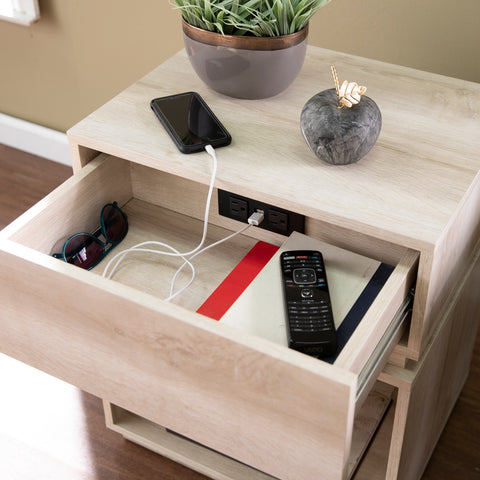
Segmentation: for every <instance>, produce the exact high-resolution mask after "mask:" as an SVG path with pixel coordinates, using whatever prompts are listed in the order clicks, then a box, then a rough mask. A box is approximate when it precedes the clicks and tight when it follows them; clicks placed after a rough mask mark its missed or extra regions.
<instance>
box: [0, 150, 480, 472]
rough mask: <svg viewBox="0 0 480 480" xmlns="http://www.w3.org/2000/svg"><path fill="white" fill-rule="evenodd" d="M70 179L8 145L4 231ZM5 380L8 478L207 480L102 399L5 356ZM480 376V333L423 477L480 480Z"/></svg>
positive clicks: (0, 209)
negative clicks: (126, 434)
mask: <svg viewBox="0 0 480 480" xmlns="http://www.w3.org/2000/svg"><path fill="white" fill-rule="evenodd" d="M70 175H71V169H70V168H69V167H66V166H63V165H60V164H57V163H54V162H50V161H48V160H45V159H42V158H39V157H35V156H33V155H29V154H26V153H23V152H19V151H17V150H13V149H11V148H8V147H5V146H3V145H0V227H3V226H5V225H7V224H8V223H10V222H11V221H12V220H14V219H15V218H16V217H17V216H18V215H20V214H21V213H22V212H23V211H25V210H26V209H27V208H29V207H30V206H32V205H33V204H34V203H36V202H37V201H38V200H40V199H41V198H42V197H44V196H45V195H46V194H47V193H49V192H50V191H51V190H52V189H53V188H55V187H56V186H57V185H59V184H60V183H61V182H63V181H64V180H65V179H66V178H68V177H69V176H70ZM0 335H1V333H0ZM0 379H1V382H2V394H1V395H0V452H1V454H0V478H2V479H8V480H13V479H15V480H37V479H44V478H48V479H49V480H65V479H69V480H103V479H105V480H107V479H108V480H140V479H155V480H173V479H176V480H202V479H203V480H204V479H206V477H204V476H202V475H200V474H197V473H195V472H192V471H191V470H189V469H187V468H185V467H183V466H181V465H178V464H176V463H174V462H172V461H170V460H168V459H166V458H163V457H161V456H160V455H157V454H155V453H153V452H150V451H149V450H146V449H144V448H142V447H139V446H137V445H134V444H132V443H130V442H127V441H125V440H124V439H123V438H122V437H121V436H120V435H118V434H116V433H114V432H112V431H110V430H108V429H107V428H106V427H105V424H104V418H103V409H102V402H101V400H100V399H98V398H96V397H94V396H92V395H90V394H88V393H85V392H81V391H80V390H78V389H77V388H75V387H73V386H71V385H68V384H66V383H64V382H62V381H60V380H58V379H55V378H53V377H50V376H48V375H46V374H44V373H42V372H39V371H38V370H35V369H33V368H31V367H28V366H26V365H23V364H21V363H19V362H17V361H15V360H12V359H10V358H8V357H6V356H4V355H1V354H0ZM479 379H480V333H479V334H477V341H476V345H475V352H474V357H473V362H472V366H471V371H470V375H469V377H468V379H467V382H466V384H465V387H464V389H463V391H462V394H461V396H460V398H459V400H458V402H457V404H456V406H455V408H454V410H453V413H452V415H451V417H450V419H449V420H448V423H447V425H446V428H445V430H444V432H443V434H442V436H441V438H440V441H439V443H438V445H437V448H436V449H435V451H434V454H433V456H432V458H431V460H430V462H429V464H428V466H427V469H426V471H425V474H424V476H423V480H434V479H435V480H472V479H477V478H478V479H480V453H479V452H480V382H479ZM299 480H301V479H299ZM319 480H320V477H319Z"/></svg>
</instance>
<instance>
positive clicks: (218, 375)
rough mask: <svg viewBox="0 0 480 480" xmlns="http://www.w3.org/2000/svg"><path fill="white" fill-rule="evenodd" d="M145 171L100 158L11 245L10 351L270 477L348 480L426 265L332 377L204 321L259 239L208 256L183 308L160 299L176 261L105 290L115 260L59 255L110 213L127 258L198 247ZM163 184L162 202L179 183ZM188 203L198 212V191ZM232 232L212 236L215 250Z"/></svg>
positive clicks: (409, 270)
mask: <svg viewBox="0 0 480 480" xmlns="http://www.w3.org/2000/svg"><path fill="white" fill-rule="evenodd" d="M137 168H141V169H143V174H142V175H143V176H145V175H148V172H149V171H150V169H148V168H147V167H142V166H139V165H135V164H131V163H130V162H128V161H124V160H120V159H118V158H115V157H109V156H106V155H100V156H99V157H98V158H96V159H95V160H93V161H91V162H90V163H88V164H87V165H86V166H85V167H84V168H82V169H81V171H79V172H77V173H76V174H75V175H74V176H73V177H72V178H71V179H69V180H68V181H67V182H65V183H64V184H63V185H62V186H60V187H59V188H58V189H57V190H55V191H54V192H52V194H50V195H49V196H47V197H46V198H45V199H44V200H42V201H41V202H39V203H38V204H37V205H36V206H34V207H33V208H32V209H30V210H29V211H28V212H26V213H25V214H24V215H22V216H21V217H19V218H18V219H17V220H16V221H15V222H13V223H12V224H11V225H10V226H8V227H7V228H6V229H5V230H4V231H3V232H2V233H1V236H0V269H1V272H2V275H1V279H0V299H1V302H2V306H3V312H2V316H1V321H0V327H1V332H2V333H1V341H0V342H1V343H0V350H1V351H2V352H3V353H5V354H7V355H10V356H12V357H14V358H16V359H18V360H20V361H23V362H25V363H28V364H30V365H32V366H34V367H36V368H38V369H40V370H43V371H45V372H47V373H49V374H51V375H54V376H56V377H59V378H61V379H63V380H65V381H67V382H70V383H72V384H74V385H76V386H78V387H79V388H81V389H83V390H86V391H88V392H90V393H92V394H94V395H97V396H99V397H101V398H103V399H105V400H106V401H107V402H111V403H112V404H114V405H116V406H118V407H120V408H122V409H125V410H128V411H129V412H132V413H133V414H135V415H138V416H141V417H142V418H146V419H148V420H150V421H152V422H154V423H156V424H159V425H162V426H163V427H165V428H167V429H169V430H172V431H174V432H176V433H178V434H180V435H182V436H185V437H188V438H189V439H192V440H194V441H195V442H199V443H200V444H202V445H205V446H207V447H209V448H211V449H213V450H215V451H218V452H221V453H222V454H223V455H225V456H228V457H232V458H234V459H236V460H238V461H239V462H243V463H245V464H247V465H250V466H252V467H254V468H256V469H258V470H260V471H263V472H266V473H268V474H269V475H271V476H273V477H278V478H281V479H292V480H293V479H295V480H297V479H298V478H299V477H301V478H302V479H305V480H306V479H318V478H319V477H318V472H319V471H322V472H324V475H323V478H329V479H332V480H333V479H341V478H343V477H344V476H345V475H346V470H347V463H348V457H349V451H350V446H351V442H352V432H353V421H354V416H355V411H356V408H357V406H358V405H359V402H361V399H362V398H363V396H364V394H366V393H368V391H369V388H370V387H369V385H370V384H372V383H373V381H370V380H374V377H375V372H376V371H377V370H378V368H379V367H380V366H381V365H382V364H383V363H385V362H386V361H387V359H388V356H389V352H390V351H391V350H390V348H389V347H388V346H387V345H390V346H392V345H394V343H395V341H396V338H397V337H398V335H399V332H400V331H401V327H402V324H403V323H402V322H403V317H399V315H398V314H397V313H398V311H399V309H401V307H402V305H403V304H404V302H405V299H406V298H407V296H408V292H409V290H410V287H411V284H412V282H413V281H414V277H415V269H416V265H417V261H418V255H417V253H416V252H413V251H411V250H407V249H405V251H404V253H403V255H402V256H401V258H399V260H398V264H397V265H396V267H395V269H394V271H393V273H392V274H391V276H390V277H389V279H388V281H387V283H386V284H385V286H384V287H383V289H382V290H381V291H380V293H379V294H378V296H377V298H376V300H375V301H374V302H373V304H372V305H371V307H370V309H369V310H368V312H367V314H366V315H365V317H364V319H363V320H362V322H361V324H360V325H359V327H358V328H357V330H356V331H355V332H354V334H353V335H352V337H351V339H350V341H349V342H348V344H347V345H346V347H345V348H344V350H343V351H342V354H341V355H340V356H339V358H338V359H337V361H336V362H335V363H334V364H333V365H329V364H327V363H325V362H322V361H320V360H317V359H315V358H311V357H308V356H306V355H303V354H300V353H298V352H295V351H292V350H289V349H288V348H285V347H283V346H279V345H276V344H273V343H271V342H269V341H266V340H264V339H261V338H258V337H256V336H254V335H252V334H249V333H246V332H241V331H239V330H236V329H234V328H232V327H229V326H228V325H222V324H219V323H218V322H215V321H213V320H211V319H209V318H206V317H204V316H202V315H199V314H197V313H195V310H196V309H197V308H198V306H199V305H200V304H201V303H202V302H203V301H204V300H205V299H206V298H207V297H208V296H209V295H210V293H211V292H212V291H213V290H214V289H215V288H216V286H217V285H218V284H219V283H220V281H221V280H222V279H223V278H224V277H225V276H226V275H227V274H228V273H229V271H230V270H231V269H232V268H233V267H234V266H235V265H236V264H237V263H238V261H239V260H240V259H241V258H242V257H243V256H244V255H245V253H246V252H247V251H248V250H249V249H250V248H251V247H252V246H253V244H254V243H255V239H254V238H252V237H249V236H238V237H235V238H234V239H232V240H231V241H230V242H227V243H225V244H222V245H221V246H219V247H218V249H215V251H214V253H212V251H208V252H207V253H205V254H204V255H202V256H200V257H199V258H198V268H197V270H198V275H197V280H196V282H195V284H194V285H193V286H192V287H191V288H190V289H189V290H188V291H187V292H185V294H183V295H182V296H181V297H179V298H178V299H176V301H175V304H173V303H167V302H164V301H163V300H161V297H164V296H167V295H168V284H169V281H170V278H171V276H172V274H173V273H174V272H175V270H176V268H177V267H178V261H177V262H174V261H173V260H166V259H165V258H159V257H157V256H152V257H148V256H147V257H141V259H140V260H138V261H137V260H135V261H131V262H128V261H127V262H126V263H125V266H124V267H121V268H120V269H119V271H118V275H116V276H115V277H114V278H113V280H108V279H106V278H103V277H102V275H101V274H102V272H103V267H104V263H105V262H101V263H100V264H99V265H98V266H97V267H96V268H95V269H94V270H92V271H85V270H82V269H80V268H77V267H74V266H72V265H69V264H66V263H64V262H62V261H59V260H57V259H55V258H53V257H52V256H51V255H50V253H51V249H52V246H53V245H54V244H55V243H57V241H58V239H60V238H64V237H67V236H68V235H71V234H72V233H75V232H82V231H92V230H93V229H94V228H95V227H96V226H97V225H98V218H99V214H100V210H101V208H102V206H103V205H104V204H106V203H109V202H112V201H117V202H118V203H119V205H120V206H122V209H124V211H125V212H126V213H127V215H128V218H129V226H130V229H129V233H128V235H127V238H126V239H125V240H124V241H123V242H122V244H121V245H120V246H118V247H116V248H117V249H118V250H119V249H122V248H125V247H129V246H131V245H134V244H136V243H138V242H140V241H144V240H158V241H166V242H167V243H169V244H172V245H175V246H176V248H178V249H179V250H182V249H190V248H192V247H194V246H195V245H196V243H198V239H199V238H200V236H201V231H202V222H200V221H198V220H196V219H195V218H191V217H188V216H185V215H183V214H179V213H176V212H174V211H172V210H171V209H170V210H169V209H167V208H164V207H165V206H164V205H163V204H162V203H161V202H158V203H157V202H155V201H152V202H145V201H144V200H139V199H138V198H139V197H142V195H140V194H139V193H138V192H141V190H142V185H141V184H139V182H138V179H139V178H142V175H138V174H137V172H135V169H137ZM155 175H157V177H156V178H158V180H159V185H158V189H159V190H161V189H162V188H163V186H164V185H165V188H167V184H168V185H169V188H171V183H172V182H174V181H175V177H173V176H172V175H170V174H162V173H161V172H156V173H155ZM162 178H163V180H162ZM162 181H163V182H164V185H163V184H162ZM201 187H202V188H203V185H202V186H201ZM205 191H206V189H205ZM137 193H138V194H137ZM151 196H152V198H153V197H154V195H153V194H152V195H151ZM182 198H183V199H184V206H185V205H187V207H185V208H187V209H188V207H189V203H188V202H189V201H190V200H189V198H188V192H182ZM192 201H195V200H192ZM191 208H192V211H193V210H198V205H193V204H192V205H191ZM252 232H253V235H255V232H254V231H253V230H251V231H250V233H251V234H252ZM229 233H230V232H228V231H226V230H225V229H224V228H220V227H218V226H215V225H211V227H210V228H209V240H208V241H209V242H212V241H215V240H218V239H219V238H222V237H224V236H226V235H227V234H229ZM183 251H185V250H183ZM213 259H214V260H215V261H214V262H213ZM362 372H363V373H362ZM365 372H369V375H366V374H365ZM360 379H361V380H360ZM360 382H361V383H362V384H363V387H362V388H359V383H360ZM360 393H362V394H361V395H360ZM299 469H301V474H299Z"/></svg>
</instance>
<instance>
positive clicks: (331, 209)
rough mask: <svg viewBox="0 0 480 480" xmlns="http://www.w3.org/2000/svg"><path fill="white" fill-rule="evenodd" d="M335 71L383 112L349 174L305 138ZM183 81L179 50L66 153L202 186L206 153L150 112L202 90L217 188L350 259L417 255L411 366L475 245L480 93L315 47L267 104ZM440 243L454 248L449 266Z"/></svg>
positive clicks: (110, 106)
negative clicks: (375, 251)
mask: <svg viewBox="0 0 480 480" xmlns="http://www.w3.org/2000/svg"><path fill="white" fill-rule="evenodd" d="M330 65H336V67H337V68H338V70H339V71H341V72H342V77H345V78H355V79H356V80H357V81H358V82H359V83H360V84H362V85H367V86H368V91H369V96H371V98H372V99H373V100H374V101H375V102H376V103H377V105H378V106H379V108H380V111H381V113H382V123H383V124H382V131H381V133H380V137H379V139H378V141H377V143H376V144H375V146H374V148H373V149H372V150H371V151H370V152H369V153H368V154H367V155H366V156H365V157H364V158H363V159H362V160H361V161H359V162H358V163H356V164H354V165H348V166H334V167H332V166H331V165H326V164H323V163H322V162H320V161H318V159H316V158H315V156H314V155H313V154H312V153H311V152H310V150H309V148H308V146H307V145H306V143H305V141H304V139H303V137H302V134H301V132H300V127H299V119H300V113H301V109H302V107H303V105H304V104H305V102H306V101H307V100H308V99H309V98H311V97H312V95H314V94H316V93H318V92H319V91H321V90H324V89H326V88H330V87H332V81H331V77H330ZM189 73H191V67H190V65H189V62H188V59H187V57H186V55H185V52H183V51H182V52H180V53H178V54H177V55H175V56H174V57H172V58H171V59H169V60H168V61H167V62H165V63H164V64H162V65H161V66H160V67H158V68H157V69H155V70H154V71H153V72H151V73H150V74H148V75H146V76H145V77H144V78H143V79H141V80H140V81H139V82H137V83H136V84H135V85H132V86H131V87H130V88H128V89H127V90H125V91H124V92H122V93H121V94H120V95H119V96H117V97H116V98H115V99H113V100H112V101H110V102H109V103H107V104H106V105H104V106H103V107H101V108H100V109H98V110H97V111H96V112H94V113H93V114H92V115H91V116H89V117H88V118H87V119H85V120H83V121H82V122H80V123H79V124H78V125H76V126H75V127H73V128H72V129H71V130H70V131H69V137H70V142H71V144H72V146H73V149H75V145H76V144H77V143H78V144H80V145H82V147H81V148H82V149H92V150H94V151H102V152H107V153H110V154H114V155H117V156H119V157H121V158H126V159H129V160H132V161H134V162H136V163H139V164H143V165H148V166H151V167H154V168H156V169H159V170H162V171H165V172H169V173H172V174H174V175H179V176H181V177H183V178H185V179H187V180H193V181H195V182H198V183H201V184H207V182H208V167H207V166H206V162H205V161H203V159H204V158H205V157H206V154H199V155H198V156H195V160H194V161H192V158H191V157H189V156H185V155H182V154H180V153H179V152H177V151H176V147H175V146H174V145H173V144H172V142H171V141H170V138H169V137H168V135H167V134H166V133H165V132H164V130H163V129H162V127H161V125H160V124H159V123H158V121H156V119H155V117H154V115H153V114H152V112H151V111H150V109H149V107H148V104H149V101H150V100H151V99H152V98H154V97H157V96H161V95H168V94H172V93H177V92H178V91H182V90H183V91H189V90H198V91H199V93H201V94H202V96H203V97H204V98H205V99H206V101H207V103H209V105H210V106H211V107H212V109H213V111H214V112H215V113H216V114H217V116H218V117H219V118H220V119H221V120H222V122H223V123H224V125H225V126H226V127H227V129H228V130H229V131H230V133H231V134H232V137H233V141H232V145H231V147H228V148H224V149H221V150H219V152H218V156H219V162H220V163H219V171H218V177H217V186H218V187H219V188H223V189H226V190H229V191H232V192H238V193H240V194H242V195H244V196H247V197H250V198H255V199H258V200H261V201H264V202H266V203H270V204H273V205H277V206H279V207H282V208H286V209H288V210H293V211H296V212H298V213H301V214H304V215H306V216H307V225H308V226H310V225H315V231H317V232H318V231H327V232H329V233H328V234H329V235H330V236H331V238H336V239H338V241H340V242H342V246H346V247H348V248H352V249H353V250H355V249H356V248H364V246H363V245H360V246H357V243H356V240H357V238H359V237H360V238H363V239H368V238H370V239H372V238H374V239H375V241H374V243H376V244H377V245H378V244H379V242H380V243H382V245H384V246H386V245H388V244H397V245H401V246H404V247H408V248H412V249H414V250H418V251H419V252H420V266H419V279H418V283H417V287H418V295H417V299H416V302H415V303H416V304H415V310H414V315H413V318H412V329H411V337H410V339H409V343H408V348H406V349H405V353H406V354H408V355H409V356H410V357H411V358H414V359H416V358H418V357H419V355H420V352H421V350H422V348H424V347H425V345H426V344H427V342H428V340H429V338H430V337H431V335H432V333H433V331H434V329H435V323H436V321H437V320H436V319H437V318H438V317H437V315H436V312H438V309H439V308H440V309H441V306H442V305H441V301H440V302H438V301H437V300H438V299H439V296H440V297H441V296H442V295H443V297H445V296H448V294H449V292H450V290H451V289H452V288H453V285H454V284H455V282H454V281H452V282H449V281H445V280H444V278H445V275H444V271H445V270H447V271H452V270H453V271H454V275H453V276H454V277H455V276H457V275H459V276H461V275H462V272H463V271H464V270H465V268H466V265H465V259H466V258H468V255H469V253H470V252H469V248H470V243H469V242H470V237H475V236H476V235H478V231H479V228H480V215H475V214H471V215H470V214H469V213H468V212H469V209H467V208H464V207H465V206H467V205H468V204H471V205H478V194H477V193H476V191H475V190H474V189H472V185H474V184H475V183H478V180H477V172H478V170H479V167H480V160H479V159H478V154H477V152H478V151H479V150H480V135H479V134H478V132H479V131H480V120H479V119H480V86H479V85H478V84H475V83H469V82H465V81H460V80H456V79H452V78H447V77H443V76H440V75H434V74H429V73H425V72H420V71H416V70H413V69H409V68H405V67H399V66H394V65H389V64H385V63H381V62H378V61H373V60H368V59H364V58H359V57H354V56H350V55H345V54H341V53H337V52H332V51H329V50H324V49H319V48H316V47H309V49H308V51H307V57H306V61H305V64H304V67H303V69H302V71H301V73H300V75H299V76H298V78H297V79H296V81H295V82H294V84H293V85H292V86H291V87H290V88H289V89H288V90H287V91H286V92H285V93H284V94H282V95H279V96H277V97H274V98H271V99H268V100H264V101H255V102H254V103H253V102H252V101H245V100H235V99H231V98H228V97H225V96H219V95H217V94H215V93H214V92H212V91H211V90H208V89H207V88H206V87H204V86H203V85H201V84H199V83H198V82H197V80H196V78H195V76H193V75H190V74H189ZM432 92H433V93H432ZM392 93H393V94H392ZM131 118H135V119H136V121H135V122H131V121H130V119H131ZM88 160H89V156H88V155H85V151H84V152H83V154H82V155H77V161H76V165H77V167H76V168H77V169H78V168H79V167H80V166H81V165H83V164H85V163H86V162H87V161H88ZM476 210H477V208H476V207H475V208H474V212H476ZM345 232H348V233H347V236H345V235H344V233H345ZM351 232H354V234H353V235H351ZM307 233H309V232H308V231H307ZM447 238H448V240H449V241H450V240H451V241H452V243H453V244H454V245H455V247H454V248H451V249H450V252H449V253H451V252H454V253H453V254H451V255H447V252H446V249H447V248H448V246H447V245H448V241H445V240H446V239H447ZM462 239H464V241H462ZM380 256H385V253H383V252H381V253H380ZM447 256H448V260H449V261H448V262H444V260H445V258H447ZM442 265H443V267H442ZM436 279H439V280H438V282H440V283H438V282H437V280H436ZM430 280H433V282H436V283H435V284H434V283H432V288H430V286H429V285H430ZM443 297H441V298H443Z"/></svg>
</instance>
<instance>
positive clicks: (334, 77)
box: [330, 65, 343, 108]
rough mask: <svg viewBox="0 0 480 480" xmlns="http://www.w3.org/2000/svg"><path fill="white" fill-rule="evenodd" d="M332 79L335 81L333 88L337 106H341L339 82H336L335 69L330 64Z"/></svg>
mask: <svg viewBox="0 0 480 480" xmlns="http://www.w3.org/2000/svg"><path fill="white" fill-rule="evenodd" d="M330 68H331V70H332V76H333V81H334V82H335V90H336V91H337V101H338V108H343V105H342V104H341V103H340V84H339V83H338V75H337V69H336V68H335V67H334V66H333V65H331V66H330Z"/></svg>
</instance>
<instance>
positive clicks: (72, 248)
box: [65, 234, 103, 270]
mask: <svg viewBox="0 0 480 480" xmlns="http://www.w3.org/2000/svg"><path fill="white" fill-rule="evenodd" d="M102 256H103V245H102V244H101V243H100V241H99V240H98V239H97V238H95V237H93V236H92V235H86V234H81V235H76V236H75V237H73V238H71V239H70V240H69V241H68V243H67V245H65V259H66V261H67V262H68V263H73V265H76V266H77V267H81V268H84V269H86V270H88V269H89V268H91V267H93V266H94V265H95V264H96V263H97V262H98V261H99V260H100V259H101V258H102Z"/></svg>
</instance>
